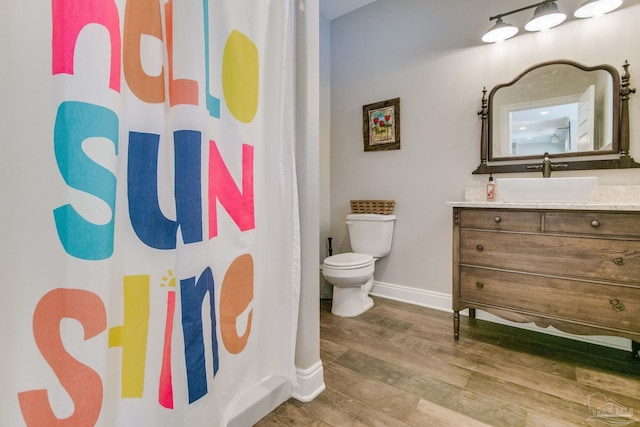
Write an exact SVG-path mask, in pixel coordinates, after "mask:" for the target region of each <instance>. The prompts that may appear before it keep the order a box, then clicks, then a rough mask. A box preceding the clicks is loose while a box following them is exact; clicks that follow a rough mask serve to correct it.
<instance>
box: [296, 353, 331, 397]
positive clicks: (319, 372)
mask: <svg viewBox="0 0 640 427" xmlns="http://www.w3.org/2000/svg"><path fill="white" fill-rule="evenodd" d="M296 378H297V380H298V385H296V386H294V387H293V394H292V397H293V398H294V399H296V400H299V401H300V402H311V401H312V400H313V399H315V398H316V396H318V395H319V394H320V393H322V392H323V391H324V389H325V385H324V370H323V368H322V361H318V362H317V363H316V364H314V365H313V366H312V367H310V368H308V369H300V368H297V369H296Z"/></svg>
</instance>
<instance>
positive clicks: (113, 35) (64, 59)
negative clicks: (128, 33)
mask: <svg viewBox="0 0 640 427" xmlns="http://www.w3.org/2000/svg"><path fill="white" fill-rule="evenodd" d="M51 7H52V9H53V11H52V21H53V36H52V37H53V41H52V49H53V59H52V66H51V68H52V72H53V75H56V74H61V73H62V74H73V54H74V51H75V46H76V41H77V39H78V35H79V34H80V31H81V30H82V29H83V28H84V27H86V26H87V25H89V24H100V25H103V26H104V27H105V28H106V29H107V31H109V38H110V40H111V74H110V76H111V77H110V79H109V87H110V88H111V89H113V90H115V91H116V92H120V45H121V41H120V18H119V16H118V8H117V7H116V4H115V1H113V0H82V1H77V0H75V1H74V0H52V2H51Z"/></svg>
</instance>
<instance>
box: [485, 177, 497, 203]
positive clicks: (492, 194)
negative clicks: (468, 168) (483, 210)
mask: <svg viewBox="0 0 640 427" xmlns="http://www.w3.org/2000/svg"><path fill="white" fill-rule="evenodd" d="M495 198H496V183H495V182H494V181H493V175H492V174H489V182H487V201H493V200H495Z"/></svg>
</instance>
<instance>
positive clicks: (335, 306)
mask: <svg viewBox="0 0 640 427" xmlns="http://www.w3.org/2000/svg"><path fill="white" fill-rule="evenodd" d="M369 282H373V279H370V281H369ZM369 282H367V283H366V284H364V285H362V286H350V287H345V288H341V287H339V286H334V287H333V301H332V304H331V313H332V314H334V315H336V316H340V317H355V316H358V315H360V314H362V313H364V312H365V311H367V310H369V309H370V308H371V307H373V299H372V298H371V297H370V296H369V291H370V290H371V284H372V283H369Z"/></svg>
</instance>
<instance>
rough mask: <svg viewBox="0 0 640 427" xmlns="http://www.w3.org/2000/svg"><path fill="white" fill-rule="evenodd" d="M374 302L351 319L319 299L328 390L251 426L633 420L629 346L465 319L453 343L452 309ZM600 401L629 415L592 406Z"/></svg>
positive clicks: (639, 412) (636, 374)
mask: <svg viewBox="0 0 640 427" xmlns="http://www.w3.org/2000/svg"><path fill="white" fill-rule="evenodd" d="M374 301H375V306H374V307H373V308H372V309H370V310H369V311H367V312H365V313H364V314H362V315H360V316H358V317H354V318H341V317H337V316H333V315H332V314H331V313H330V310H331V305H330V304H331V302H330V301H322V302H321V312H320V337H321V344H320V346H321V359H322V363H323V367H324V381H325V385H326V390H325V391H324V392H323V393H322V394H320V395H319V396H318V397H317V398H316V399H314V400H313V401H312V402H308V403H301V402H299V401H297V400H295V399H289V400H288V401H287V402H285V403H283V404H282V405H280V406H279V407H278V408H276V409H275V410H274V411H273V412H272V413H270V414H268V415H267V416H266V417H264V418H263V419H262V420H260V421H259V422H258V423H257V424H256V426H258V427H265V426H336V427H337V426H339V427H343V426H354V427H360V426H375V427H377V426H380V427H403V426H465V427H466V426H509V427H515V426H524V427H533V426H540V427H553V426H576V425H579V426H598V425H599V426H606V425H612V424H611V423H609V424H607V423H605V421H607V422H611V421H627V424H619V423H618V424H615V425H637V426H640V361H638V360H637V359H633V357H632V355H631V352H625V351H621V350H615V349H610V348H606V347H601V346H597V345H593V344H586V343H582V342H579V341H574V340H569V339H564V338H558V337H553V336H549V335H546V334H540V333H536V332H530V331H525V330H521V329H518V328H512V327H508V326H503V325H497V324H494V323H490V322H485V321H482V320H469V319H467V318H463V319H462V321H461V329H460V341H457V342H456V341H454V339H453V325H452V323H453V322H452V314H449V313H444V312H440V311H437V310H432V309H428V308H423V307H419V306H415V305H410V304H404V303H400V302H396V301H391V300H386V299H381V298H374ZM607 403H608V405H609V406H607V408H616V407H617V408H620V410H628V412H630V411H631V410H633V411H634V414H633V417H631V418H618V419H612V418H611V417H605V415H607V414H606V413H602V412H600V413H596V412H594V410H595V408H598V407H601V406H603V405H605V404H607ZM616 405H617V406H616Z"/></svg>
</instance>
